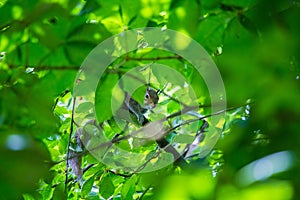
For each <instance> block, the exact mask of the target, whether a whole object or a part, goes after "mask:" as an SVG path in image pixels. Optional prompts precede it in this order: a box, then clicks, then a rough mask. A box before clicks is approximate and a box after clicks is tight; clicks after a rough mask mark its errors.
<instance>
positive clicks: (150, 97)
mask: <svg viewBox="0 0 300 200" xmlns="http://www.w3.org/2000/svg"><path fill="white" fill-rule="evenodd" d="M158 100H159V97H158V94H157V92H156V91H155V90H154V89H152V88H149V87H148V88H147V89H146V92H145V96H144V105H143V106H141V105H140V104H139V103H138V102H137V101H136V100H134V99H133V98H132V97H131V96H130V95H129V94H128V93H127V92H126V93H125V101H124V108H125V109H128V110H129V112H130V113H132V114H134V115H135V117H136V118H137V121H138V122H139V123H140V125H145V124H146V123H148V122H149V121H148V119H147V118H145V116H144V114H145V113H146V112H147V111H148V110H152V109H154V108H155V107H156V105H157V103H158Z"/></svg>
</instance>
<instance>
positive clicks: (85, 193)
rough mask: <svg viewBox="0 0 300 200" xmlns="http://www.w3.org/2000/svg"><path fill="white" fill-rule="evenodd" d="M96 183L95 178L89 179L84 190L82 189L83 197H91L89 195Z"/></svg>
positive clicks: (84, 185) (84, 184)
mask: <svg viewBox="0 0 300 200" xmlns="http://www.w3.org/2000/svg"><path fill="white" fill-rule="evenodd" d="M94 181H95V177H94V176H92V177H90V178H89V179H87V180H86V181H84V183H83V185H82V188H81V195H82V196H83V197H87V196H88V195H89V193H90V192H91V190H92V188H93V184H94Z"/></svg>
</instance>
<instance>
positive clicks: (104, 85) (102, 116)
mask: <svg viewBox="0 0 300 200" xmlns="http://www.w3.org/2000/svg"><path fill="white" fill-rule="evenodd" d="M118 80H119V78H118V75H117V74H108V75H105V76H104V77H103V78H102V79H101V80H100V82H99V85H98V87H97V90H96V97H95V109H96V116H97V119H98V121H99V122H103V121H105V120H108V119H110V118H111V117H112V114H113V112H112V109H113V108H112V101H113V99H114V100H115V104H114V109H118V108H117V107H118V106H117V105H118V104H119V106H121V103H120V102H123V99H124V93H123V92H122V91H121V90H120V89H117V90H116V91H115V92H114V93H113V89H114V87H115V85H116V84H117V81H118Z"/></svg>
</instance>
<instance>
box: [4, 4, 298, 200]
mask: <svg viewBox="0 0 300 200" xmlns="http://www.w3.org/2000/svg"><path fill="white" fill-rule="evenodd" d="M0 13H1V14H0V53H1V57H0V138H1V140H0V144H1V145H0V198H1V199H20V198H21V196H22V194H25V193H32V192H36V191H37V190H38V188H43V187H41V185H42V183H41V180H47V179H51V177H52V174H51V172H50V171H49V168H50V167H51V163H49V162H45V161H50V160H51V159H50V154H49V148H51V147H49V146H47V145H45V144H44V143H43V142H42V141H43V140H44V139H45V138H49V137H51V136H52V135H53V134H56V133H58V132H59V128H61V127H60V125H58V119H57V118H56V117H55V116H54V115H53V111H52V107H53V105H54V104H55V99H56V98H57V97H58V96H59V95H61V94H62V93H63V92H64V91H65V90H66V89H72V85H73V82H74V79H75V75H76V72H77V71H76V70H78V68H79V66H80V65H81V62H82V61H83V59H84V58H85V57H86V56H87V54H88V53H89V52H90V51H91V50H92V49H93V48H94V47H95V46H96V45H97V44H99V43H100V42H101V41H103V40H104V39H106V38H107V37H109V36H111V35H114V34H116V33H120V32H122V31H124V30H128V29H133V28H138V27H145V26H151V27H166V28H169V29H173V30H177V31H180V32H182V33H184V34H187V35H189V36H190V37H192V38H194V39H195V40H196V41H197V42H199V43H200V44H201V45H202V46H203V47H204V48H205V49H206V50H207V52H208V53H209V54H210V55H211V56H212V58H213V59H214V61H215V63H216V64H217V66H218V68H219V70H220V72H221V74H222V77H223V81H224V83H225V87H226V93H227V101H228V106H236V105H242V104H244V103H245V102H247V101H248V100H251V102H253V104H251V108H250V109H249V112H250V113H249V118H248V119H247V120H244V121H239V120H237V121H233V123H231V124H230V127H229V131H227V132H226V133H224V134H223V135H222V137H221V138H220V139H219V141H218V143H217V145H216V146H215V148H214V150H213V153H212V155H211V159H212V160H213V161H214V162H215V165H214V166H215V167H216V172H215V173H216V174H215V177H211V176H207V173H206V172H205V170H203V169H202V168H201V169H200V168H199V170H195V172H194V174H192V175H191V174H186V175H182V176H179V175H173V176H171V177H170V178H168V179H165V180H164V181H163V183H161V189H160V190H159V191H157V193H155V192H154V194H155V199H182V200H184V199H221V200H223V199H265V200H266V199H272V200H274V199H275V200H276V199H278V200H279V199H299V196H300V173H299V169H300V168H299V165H300V164H299V157H300V148H299V144H300V127H299V125H300V103H299V102H300V66H299V61H300V49H299V48H300V37H299V36H300V26H299V20H300V2H299V1H297V0H276V1H267V0H245V1H239V0H187V1H181V0H178V1H176V0H163V1H159V0H140V1H138V0H134V1H121V0H120V1H118V0H113V1H104V0H89V1H84V0H74V1H67V0H40V1H38V0H28V1H23V0H0ZM32 71H35V72H36V73H31V72H32ZM231 115H232V117H234V115H235V113H232V114H231ZM229 117H230V115H229ZM62 154H63V152H62ZM212 174H214V171H213V170H212ZM44 190H46V189H45V188H44Z"/></svg>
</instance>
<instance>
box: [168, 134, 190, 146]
mask: <svg viewBox="0 0 300 200" xmlns="http://www.w3.org/2000/svg"><path fill="white" fill-rule="evenodd" d="M172 141H173V142H176V143H186V144H190V143H192V142H193V141H194V137H193V136H192V135H188V134H178V135H175V136H174V137H173V140H172Z"/></svg>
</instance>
